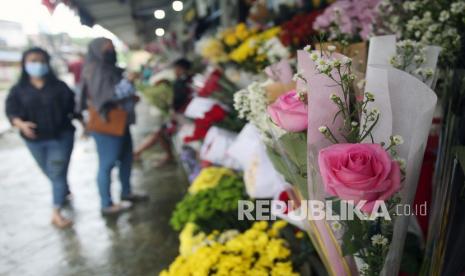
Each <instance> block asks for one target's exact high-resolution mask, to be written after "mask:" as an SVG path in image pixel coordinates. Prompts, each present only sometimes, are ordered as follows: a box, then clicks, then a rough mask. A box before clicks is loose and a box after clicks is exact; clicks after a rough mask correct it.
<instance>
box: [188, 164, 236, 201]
mask: <svg viewBox="0 0 465 276" xmlns="http://www.w3.org/2000/svg"><path fill="white" fill-rule="evenodd" d="M233 175H234V172H233V171H232V170H230V169H227V168H222V167H208V168H205V169H203V170H202V171H200V174H199V175H198V176H197V177H196V178H195V180H194V182H192V184H191V186H190V187H189V193H191V194H195V193H197V192H199V191H201V190H204V189H208V188H213V187H215V186H216V185H218V183H219V182H220V180H221V178H223V177H224V176H233Z"/></svg>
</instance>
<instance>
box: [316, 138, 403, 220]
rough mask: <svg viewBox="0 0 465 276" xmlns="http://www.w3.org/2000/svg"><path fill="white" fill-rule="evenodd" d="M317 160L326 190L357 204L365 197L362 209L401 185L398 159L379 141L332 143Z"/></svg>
mask: <svg viewBox="0 0 465 276" xmlns="http://www.w3.org/2000/svg"><path fill="white" fill-rule="evenodd" d="M318 164H319V165H320V173H321V176H322V178H323V182H324V185H325V190H326V192H327V193H328V194H330V195H334V196H337V197H339V198H341V199H343V200H353V201H354V202H355V203H356V204H357V203H358V202H359V201H361V200H366V201H367V203H366V204H365V205H364V206H363V208H361V209H362V210H363V211H364V212H368V213H370V212H371V211H372V209H373V207H374V204H375V201H376V200H383V201H384V200H386V199H389V198H390V197H391V196H392V195H393V194H394V193H396V192H397V191H399V190H400V188H401V184H400V178H401V177H400V168H399V165H398V163H397V162H396V161H393V160H392V159H391V157H390V156H389V154H388V153H387V152H386V151H385V150H384V149H383V148H382V147H381V146H380V145H378V144H335V145H332V146H329V147H327V148H324V149H322V150H321V151H320V154H319V156H318Z"/></svg>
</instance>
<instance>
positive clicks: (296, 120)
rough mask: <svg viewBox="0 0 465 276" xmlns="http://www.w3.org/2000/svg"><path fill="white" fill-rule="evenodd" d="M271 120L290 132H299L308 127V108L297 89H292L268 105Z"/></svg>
mask: <svg viewBox="0 0 465 276" xmlns="http://www.w3.org/2000/svg"><path fill="white" fill-rule="evenodd" d="M268 114H269V115H270V117H271V120H273V122H274V123H275V124H277V125H278V126H279V127H281V128H282V129H284V130H287V131H289V132H299V131H303V130H306V129H307V125H308V115H307V114H308V108H307V105H306V104H304V103H303V102H302V101H301V100H299V99H298V98H297V94H296V92H295V90H291V91H289V92H287V93H285V94H283V95H281V96H279V98H278V99H277V100H276V101H275V102H274V103H273V104H271V105H269V106H268Z"/></svg>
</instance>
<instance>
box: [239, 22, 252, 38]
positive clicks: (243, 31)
mask: <svg viewBox="0 0 465 276" xmlns="http://www.w3.org/2000/svg"><path fill="white" fill-rule="evenodd" d="M249 35H250V32H249V30H248V28H247V25H245V24H244V23H239V24H237V26H236V36H237V38H238V39H239V40H244V39H246V38H247V37H249Z"/></svg>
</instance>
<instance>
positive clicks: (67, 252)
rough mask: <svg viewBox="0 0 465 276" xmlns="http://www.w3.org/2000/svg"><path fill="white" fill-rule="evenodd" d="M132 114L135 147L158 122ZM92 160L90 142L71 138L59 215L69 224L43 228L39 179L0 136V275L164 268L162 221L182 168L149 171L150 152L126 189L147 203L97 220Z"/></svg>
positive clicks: (176, 194)
mask: <svg viewBox="0 0 465 276" xmlns="http://www.w3.org/2000/svg"><path fill="white" fill-rule="evenodd" d="M0 108H1V107H0ZM0 112H2V113H3V110H0ZM138 112H139V114H140V115H142V116H139V122H138V125H137V126H136V127H135V128H134V131H133V137H134V138H135V141H136V142H137V141H140V140H141V139H140V138H141V137H142V136H143V135H145V134H147V133H148V132H150V130H153V128H154V127H156V126H157V125H158V124H159V121H158V119H157V118H158V117H157V116H155V115H154V114H151V113H153V112H149V108H148V107H147V106H144V105H142V106H141V107H139V110H138ZM96 158H97V156H96V154H95V149H94V143H93V141H92V140H91V139H88V140H82V139H78V140H77V142H76V144H75V150H74V152H73V156H72V161H71V166H70V171H69V180H70V186H71V190H72V192H73V195H74V199H73V202H72V207H71V208H69V209H68V210H67V214H68V215H69V216H72V217H73V220H74V225H73V227H71V228H70V229H66V230H59V229H56V228H54V227H53V226H52V225H51V224H50V215H51V188H50V185H49V183H48V181H47V179H46V178H45V177H44V176H43V175H42V173H41V172H40V171H39V169H38V167H37V166H36V165H35V163H34V160H33V159H32V157H31V156H30V154H29V152H28V151H27V149H26V148H25V147H24V145H23V144H22V141H21V140H20V138H19V137H18V135H17V134H16V133H7V134H6V135H3V136H2V137H0V189H1V192H0V275H14V276H16V275H22V276H23V275H24V276H29V275H34V276H36V275H50V276H54V275H60V276H61V275H79V276H81V275H99V276H101V275H158V273H159V272H160V271H161V270H162V269H163V268H165V267H167V266H168V265H169V263H171V261H172V260H173V259H174V257H175V256H176V255H177V252H178V236H177V233H175V232H174V231H173V230H172V229H171V228H170V227H169V218H170V214H171V212H172V210H173V208H174V205H175V204H176V202H177V201H178V200H179V199H180V198H181V197H182V195H183V194H184V193H185V191H186V189H187V181H186V176H185V175H184V172H183V171H182V169H181V168H180V167H178V166H176V165H171V166H168V167H164V168H163V169H154V167H153V163H154V161H155V160H156V159H159V158H161V156H160V153H159V150H158V149H156V148H155V149H154V150H152V151H151V152H149V153H148V154H147V155H145V158H144V159H145V161H144V162H143V163H142V164H137V165H135V166H134V171H133V187H134V190H135V191H138V192H146V193H147V194H148V195H149V196H150V201H149V202H146V203H140V204H139V205H136V206H135V207H134V208H133V209H132V210H131V211H130V212H128V213H125V214H123V215H121V216H119V217H118V218H115V219H105V218H103V217H102V216H101V215H100V212H99V198H98V194H97V186H96V184H95V181H94V179H95V175H96V168H97V160H96ZM114 173H116V171H114ZM113 179H114V183H113V185H112V188H113V190H112V192H113V196H114V199H117V195H118V194H119V188H120V187H119V183H117V177H116V175H114V177H113Z"/></svg>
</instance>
